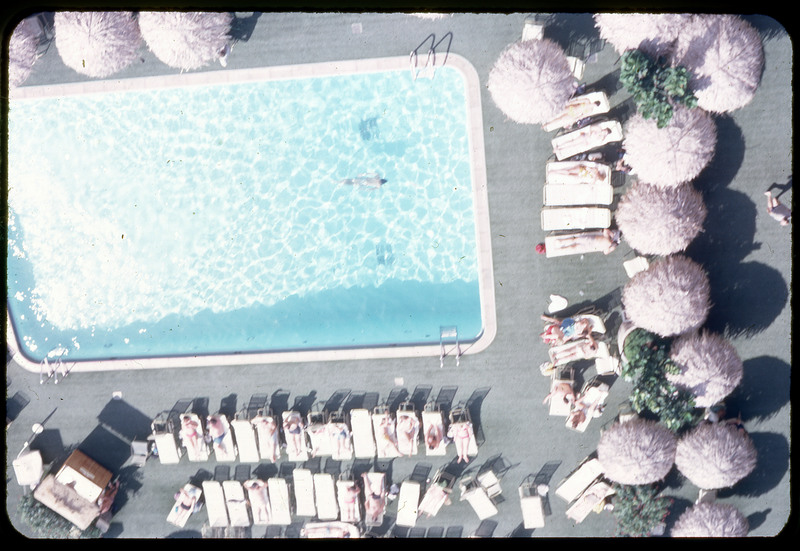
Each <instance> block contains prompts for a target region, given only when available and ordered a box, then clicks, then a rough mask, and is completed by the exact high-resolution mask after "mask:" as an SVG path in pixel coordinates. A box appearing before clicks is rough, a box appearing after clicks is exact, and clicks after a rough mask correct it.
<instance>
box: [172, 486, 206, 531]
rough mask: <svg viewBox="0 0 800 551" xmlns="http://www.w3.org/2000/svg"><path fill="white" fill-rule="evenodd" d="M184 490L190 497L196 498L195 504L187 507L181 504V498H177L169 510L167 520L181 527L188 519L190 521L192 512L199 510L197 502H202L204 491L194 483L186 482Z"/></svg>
mask: <svg viewBox="0 0 800 551" xmlns="http://www.w3.org/2000/svg"><path fill="white" fill-rule="evenodd" d="M183 491H184V492H186V493H187V494H188V495H189V496H190V497H193V498H194V500H195V505H194V506H192V507H190V508H188V509H187V508H186V507H183V506H181V504H182V503H183V500H182V499H181V498H178V499H176V500H175V505H173V506H172V509H170V511H169V515H167V522H169V523H170V524H174V525H175V526H177V527H179V528H183V527H184V526H186V521H188V520H189V517H190V516H191V515H192V513H194V512H195V511H196V510H197V503H199V502H200V498H201V496H202V495H203V491H202V490H201V489H200V488H198V487H197V486H195V485H194V484H186V485H185V486H184V487H183Z"/></svg>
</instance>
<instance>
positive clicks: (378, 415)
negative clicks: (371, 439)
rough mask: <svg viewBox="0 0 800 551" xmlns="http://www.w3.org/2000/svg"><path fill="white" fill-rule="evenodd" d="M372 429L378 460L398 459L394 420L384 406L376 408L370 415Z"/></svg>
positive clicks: (398, 452) (398, 451)
mask: <svg viewBox="0 0 800 551" xmlns="http://www.w3.org/2000/svg"><path fill="white" fill-rule="evenodd" d="M372 429H373V431H374V433H375V444H376V446H377V455H378V459H386V458H390V457H400V450H399V449H398V448H397V428H396V425H395V420H394V419H393V418H392V416H391V414H390V413H389V409H388V408H387V407H385V406H378V407H376V408H375V411H374V413H373V414H372Z"/></svg>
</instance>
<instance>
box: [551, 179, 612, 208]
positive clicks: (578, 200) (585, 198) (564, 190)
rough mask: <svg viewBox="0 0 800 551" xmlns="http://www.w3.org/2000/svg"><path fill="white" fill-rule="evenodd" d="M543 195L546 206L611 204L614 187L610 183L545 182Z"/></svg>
mask: <svg viewBox="0 0 800 551" xmlns="http://www.w3.org/2000/svg"><path fill="white" fill-rule="evenodd" d="M543 195H544V197H543V201H544V206H546V207H563V206H569V205H610V204H611V203H612V202H613V201H614V188H613V187H611V185H610V184H545V186H544V190H543Z"/></svg>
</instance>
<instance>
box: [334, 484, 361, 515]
mask: <svg viewBox="0 0 800 551" xmlns="http://www.w3.org/2000/svg"><path fill="white" fill-rule="evenodd" d="M353 490H355V493H353ZM358 495H359V493H358V486H356V483H355V482H353V481H352V480H337V481H336V500H337V502H338V505H339V515H340V520H341V521H342V522H351V523H354V524H355V523H358V522H361V508H360V506H359V500H358Z"/></svg>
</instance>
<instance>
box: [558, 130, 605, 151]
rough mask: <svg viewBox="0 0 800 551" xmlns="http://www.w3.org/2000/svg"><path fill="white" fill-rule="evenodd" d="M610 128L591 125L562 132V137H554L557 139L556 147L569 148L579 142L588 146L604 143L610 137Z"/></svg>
mask: <svg viewBox="0 0 800 551" xmlns="http://www.w3.org/2000/svg"><path fill="white" fill-rule="evenodd" d="M611 134H612V130H611V128H609V127H607V126H600V125H595V124H593V125H591V126H587V127H586V128H582V129H580V130H575V131H573V132H570V133H569V134H564V136H563V137H561V138H560V139H559V138H556V139H557V140H559V141H558V142H557V143H558V145H557V146H556V148H557V149H561V150H564V149H570V148H572V147H575V146H578V145H580V144H586V145H588V146H590V147H597V146H599V145H602V144H604V143H606V140H607V139H608V138H610V137H611Z"/></svg>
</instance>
